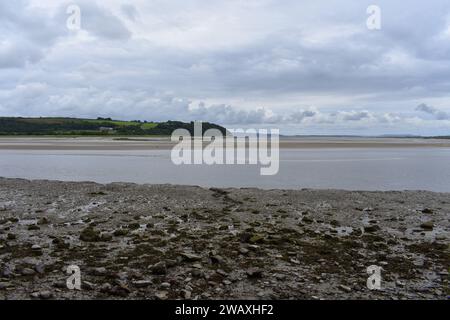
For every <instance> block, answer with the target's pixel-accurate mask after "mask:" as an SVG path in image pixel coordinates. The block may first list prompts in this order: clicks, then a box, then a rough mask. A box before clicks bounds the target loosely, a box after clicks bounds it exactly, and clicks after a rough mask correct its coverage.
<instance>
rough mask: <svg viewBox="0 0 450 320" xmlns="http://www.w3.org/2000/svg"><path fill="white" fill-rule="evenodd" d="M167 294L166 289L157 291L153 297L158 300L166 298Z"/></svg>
mask: <svg viewBox="0 0 450 320" xmlns="http://www.w3.org/2000/svg"><path fill="white" fill-rule="evenodd" d="M168 294H169V293H168V292H167V291H159V292H157V293H156V294H155V297H156V298H157V299H159V300H167V298H168Z"/></svg>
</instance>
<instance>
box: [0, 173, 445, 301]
mask: <svg viewBox="0 0 450 320" xmlns="http://www.w3.org/2000/svg"><path fill="white" fill-rule="evenodd" d="M448 199H449V194H448V193H435V192H427V191H391V192H386V191H380V192H378V191H376V192H365V191H343V190H312V189H306V190H261V189H254V188H249V189H236V188H230V189H228V188H223V189H219V188H209V189H207V188H201V187H195V186H176V185H148V184H147V185H138V184H133V183H111V184H98V183H92V182H61V181H59V182H58V181H46V180H35V181H30V180H23V179H6V178H0V257H1V260H0V261H1V262H0V299H1V298H7V299H48V298H53V299H162V300H165V299H194V298H198V299H226V300H228V299H247V298H248V299H269V300H270V299H445V298H446V295H447V294H448V291H446V290H448V265H449V255H448V240H449V230H450V226H449V221H448V213H449V212H450V201H448ZM69 265H78V266H79V267H80V269H81V272H82V280H83V282H82V290H81V291H71V290H68V289H67V288H66V287H65V280H66V279H67V277H68V276H67V275H66V273H65V268H67V267H68V266H69ZM370 265H379V266H382V268H383V274H382V290H379V291H371V290H369V289H367V287H366V280H367V277H368V275H367V273H366V268H367V267H368V266H370Z"/></svg>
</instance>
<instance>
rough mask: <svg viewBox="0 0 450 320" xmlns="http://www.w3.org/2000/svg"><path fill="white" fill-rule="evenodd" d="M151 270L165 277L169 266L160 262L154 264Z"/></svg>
mask: <svg viewBox="0 0 450 320" xmlns="http://www.w3.org/2000/svg"><path fill="white" fill-rule="evenodd" d="M150 270H151V271H152V273H153V274H156V275H164V274H166V273H167V266H166V263H165V262H164V261H160V262H158V263H156V264H154V265H153V266H151V267H150Z"/></svg>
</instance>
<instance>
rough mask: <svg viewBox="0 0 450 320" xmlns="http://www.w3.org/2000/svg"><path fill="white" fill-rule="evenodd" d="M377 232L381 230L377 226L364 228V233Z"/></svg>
mask: <svg viewBox="0 0 450 320" xmlns="http://www.w3.org/2000/svg"><path fill="white" fill-rule="evenodd" d="M379 230H381V228H380V226H378V225H372V226H365V227H364V232H369V233H372V232H377V231H379Z"/></svg>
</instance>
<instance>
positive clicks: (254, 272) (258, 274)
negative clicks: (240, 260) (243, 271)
mask: <svg viewBox="0 0 450 320" xmlns="http://www.w3.org/2000/svg"><path fill="white" fill-rule="evenodd" d="M247 276H248V277H249V278H251V279H260V278H262V276H263V271H262V270H261V269H259V268H250V269H248V270H247Z"/></svg>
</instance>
